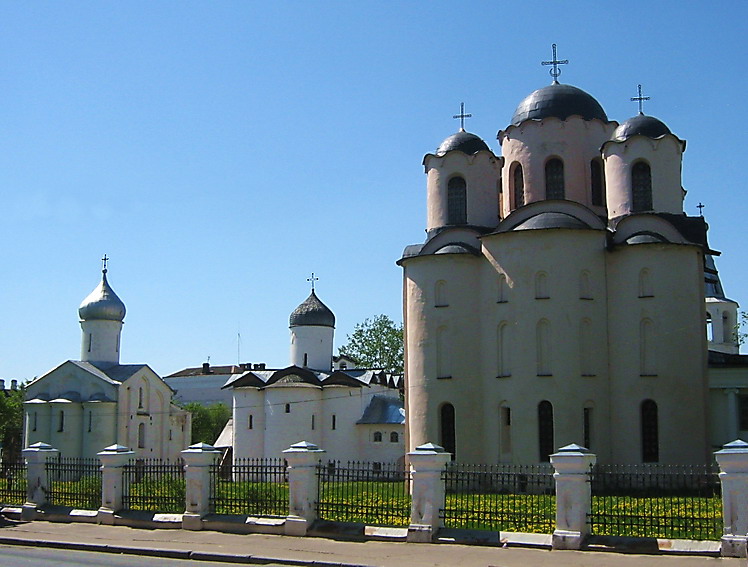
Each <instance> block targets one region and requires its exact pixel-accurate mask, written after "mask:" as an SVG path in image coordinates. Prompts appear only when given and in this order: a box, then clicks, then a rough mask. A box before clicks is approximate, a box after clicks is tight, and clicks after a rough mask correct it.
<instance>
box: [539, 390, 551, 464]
mask: <svg viewBox="0 0 748 567" xmlns="http://www.w3.org/2000/svg"><path fill="white" fill-rule="evenodd" d="M554 443H555V441H554V439H553V406H552V405H551V402H549V401H547V400H543V401H542V402H540V403H539V404H538V449H539V456H540V462H545V463H547V462H548V461H550V460H551V453H553V445H554Z"/></svg>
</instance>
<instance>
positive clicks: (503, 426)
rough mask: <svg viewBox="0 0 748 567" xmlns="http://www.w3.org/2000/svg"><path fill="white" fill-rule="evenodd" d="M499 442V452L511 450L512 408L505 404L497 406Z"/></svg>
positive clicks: (509, 451)
mask: <svg viewBox="0 0 748 567" xmlns="http://www.w3.org/2000/svg"><path fill="white" fill-rule="evenodd" d="M499 426H500V434H499V443H500V450H501V454H503V455H506V454H508V453H511V452H512V410H511V408H509V407H507V406H501V407H500V408H499Z"/></svg>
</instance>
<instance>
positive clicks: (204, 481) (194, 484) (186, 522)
mask: <svg viewBox="0 0 748 567" xmlns="http://www.w3.org/2000/svg"><path fill="white" fill-rule="evenodd" d="M220 454H221V452H220V451H219V450H218V449H216V448H215V447H213V446H212V445H207V444H205V443H195V444H194V445H190V448H189V449H187V450H185V451H182V458H183V459H184V481H185V488H186V494H185V496H186V500H187V501H186V503H185V512H184V515H183V516H182V528H184V529H185V530H193V531H196V530H201V529H203V516H205V515H207V514H208V511H209V509H210V466H211V465H212V464H213V463H215V461H216V459H217V458H218V456H219V455H220Z"/></svg>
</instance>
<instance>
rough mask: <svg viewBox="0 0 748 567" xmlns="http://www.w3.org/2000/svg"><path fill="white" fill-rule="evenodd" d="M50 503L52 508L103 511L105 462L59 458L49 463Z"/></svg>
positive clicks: (48, 495)
mask: <svg viewBox="0 0 748 567" xmlns="http://www.w3.org/2000/svg"><path fill="white" fill-rule="evenodd" d="M45 470H46V472H47V491H48V492H47V501H48V502H49V504H51V505H52V506H71V507H73V508H80V509H84V510H98V509H99V507H101V462H100V461H99V459H96V458H94V459H84V458H76V457H56V458H52V459H49V460H48V461H47V462H46V465H45Z"/></svg>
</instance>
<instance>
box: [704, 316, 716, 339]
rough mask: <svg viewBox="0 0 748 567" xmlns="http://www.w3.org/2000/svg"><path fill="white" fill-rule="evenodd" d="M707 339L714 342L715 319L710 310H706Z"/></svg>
mask: <svg viewBox="0 0 748 567" xmlns="http://www.w3.org/2000/svg"><path fill="white" fill-rule="evenodd" d="M706 340H708V341H710V342H714V321H712V314H711V313H709V311H707V312H706Z"/></svg>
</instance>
